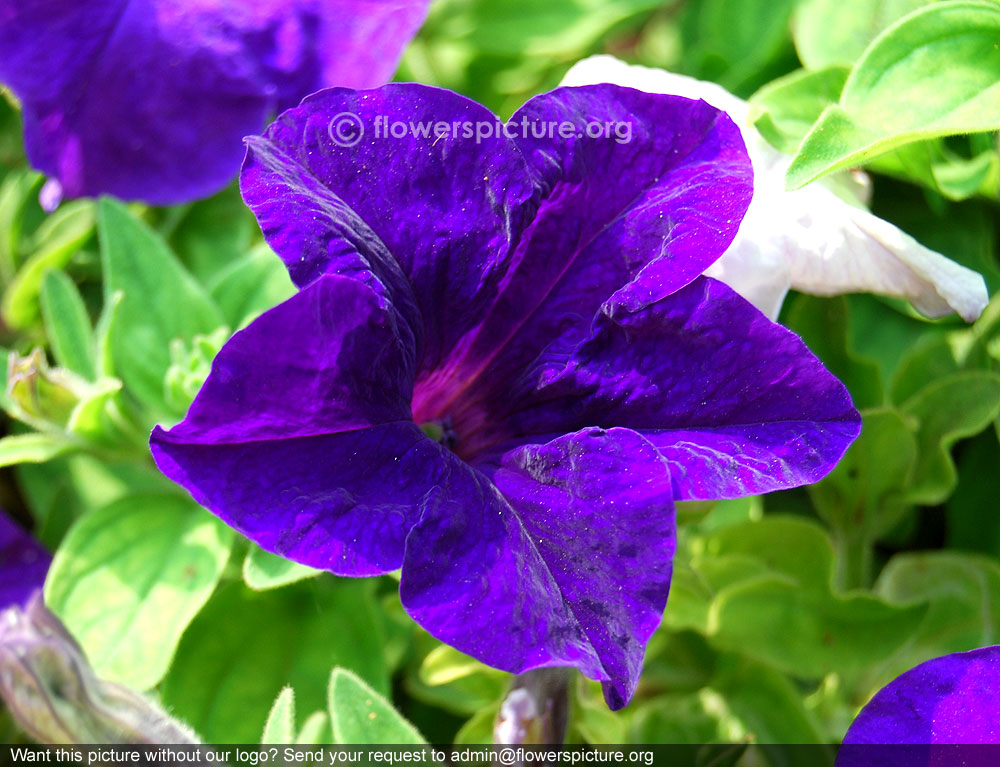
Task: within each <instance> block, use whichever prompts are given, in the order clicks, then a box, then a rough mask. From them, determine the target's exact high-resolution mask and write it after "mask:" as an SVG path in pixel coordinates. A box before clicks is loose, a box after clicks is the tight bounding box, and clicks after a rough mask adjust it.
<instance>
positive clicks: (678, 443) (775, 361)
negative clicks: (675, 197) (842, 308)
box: [467, 277, 860, 500]
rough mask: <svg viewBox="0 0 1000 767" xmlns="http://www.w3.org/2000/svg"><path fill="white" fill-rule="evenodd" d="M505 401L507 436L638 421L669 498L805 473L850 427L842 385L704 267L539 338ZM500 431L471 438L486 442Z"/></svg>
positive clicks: (740, 488)
mask: <svg viewBox="0 0 1000 767" xmlns="http://www.w3.org/2000/svg"><path fill="white" fill-rule="evenodd" d="M492 407H493V408H496V409H499V408H501V407H503V405H501V404H500V403H494V404H493V405H492ZM506 407H507V408H508V409H509V411H510V414H509V416H508V417H507V418H506V420H505V424H506V425H505V428H506V429H508V430H509V431H508V433H507V434H506V435H505V436H507V437H508V438H513V437H515V436H516V435H518V434H521V435H524V434H532V433H534V434H539V435H547V434H551V433H552V432H556V431H559V430H560V428H563V429H575V428H583V427H584V426H588V425H590V426H601V427H604V428H611V427H614V426H621V427H626V428H629V429H636V430H637V431H640V432H642V433H643V434H644V435H645V436H646V437H647V438H648V439H649V441H650V442H651V443H652V444H654V445H655V446H656V447H657V449H658V450H659V451H660V453H661V454H662V455H663V456H664V458H665V459H666V460H667V462H668V463H669V465H670V472H671V476H672V478H673V483H674V488H675V497H676V498H677V499H678V500H692V499H710V498H730V497H737V496H743V495H750V494H756V493H764V492H769V491H771V490H778V489H781V488H787V487H794V486H797V485H802V484H807V483H810V482H815V481H816V480H818V479H820V478H821V477H822V476H824V475H825V474H826V473H827V472H829V471H830V469H832V468H833V466H834V465H835V464H836V463H837V461H838V460H839V459H840V456H841V455H842V454H843V452H844V451H845V450H846V449H847V446H848V445H849V444H850V443H851V442H852V441H853V440H854V438H855V437H856V436H857V434H858V430H859V428H860V419H859V416H858V413H857V411H856V410H855V409H854V406H853V405H852V403H851V399H850V395H849V394H848V393H847V390H846V389H845V388H844V386H843V385H842V384H841V383H840V382H839V381H838V380H837V379H836V378H835V377H833V376H832V375H831V374H830V373H829V372H828V371H827V370H826V369H825V368H824V367H823V365H822V364H821V363H820V362H819V360H817V359H816V357H815V356H813V354H812V353H811V352H809V350H808V349H806V347H805V345H804V344H803V343H802V341H801V339H799V338H798V337H797V336H796V335H794V334H793V333H791V332H789V331H788V330H786V329H784V328H782V327H781V326H779V325H776V324H774V323H772V322H771V321H770V320H768V319H767V318H766V317H765V316H764V315H762V314H761V313H760V312H759V311H757V310H756V309H755V308H754V307H753V306H751V305H750V304H749V303H748V302H747V301H746V300H744V299H743V298H741V297H740V296H739V295H737V294H736V293H735V292H733V291H732V290H731V289H730V288H728V287H727V286H726V285H724V284H723V283H721V282H718V281H716V280H712V279H710V278H707V277H702V278H699V279H698V280H696V281H695V282H693V283H692V284H691V285H689V286H687V287H686V288H683V289H682V290H680V291H678V292H677V293H675V294H674V295H673V296H670V297H668V298H666V299H664V300H663V301H660V302H659V303H657V304H654V305H653V306H650V307H649V308H647V309H645V310H643V311H641V312H637V313H635V314H631V315H630V314H626V313H623V312H622V313H618V314H616V315H608V314H603V315H601V316H600V317H599V318H598V320H597V321H596V322H595V324H594V328H593V334H592V336H591V338H590V339H588V340H587V341H586V342H585V343H583V344H580V345H579V346H577V347H574V348H566V349H563V350H561V351H560V350H559V349H551V350H550V351H549V355H548V358H547V359H545V360H541V361H539V362H538V364H537V365H536V366H535V367H534V368H532V369H531V370H530V371H528V372H527V373H526V374H525V375H524V376H522V377H521V379H519V380H518V381H516V382H509V383H508V390H507V400H506ZM501 436H503V435H500V434H489V433H488V432H486V433H483V434H482V435H480V437H479V439H480V440H482V442H483V443H484V445H483V449H486V450H488V448H486V446H485V443H488V442H490V441H499V438H500V437H501ZM467 449H469V450H472V451H475V446H467Z"/></svg>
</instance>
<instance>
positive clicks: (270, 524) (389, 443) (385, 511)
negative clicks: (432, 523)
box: [152, 421, 448, 576]
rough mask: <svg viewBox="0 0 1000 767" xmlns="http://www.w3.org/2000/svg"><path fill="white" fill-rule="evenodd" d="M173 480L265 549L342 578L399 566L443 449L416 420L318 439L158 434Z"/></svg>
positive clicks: (437, 483) (437, 475)
mask: <svg viewBox="0 0 1000 767" xmlns="http://www.w3.org/2000/svg"><path fill="white" fill-rule="evenodd" d="M152 449H153V457H154V458H155V459H156V464H157V466H159V468H160V471H162V472H163V473H164V474H165V475H166V476H167V477H169V478H170V479H172V480H173V481H174V482H176V483H178V484H179V485H181V486H182V487H184V488H186V489H187V490H188V491H189V492H190V493H191V495H192V496H193V497H194V499H195V500H196V501H198V503H200V504H201V505H203V506H205V507H206V508H207V509H209V510H210V511H212V512H213V513H214V514H216V515H217V516H218V517H219V518H220V519H221V520H222V521H223V522H225V523H226V524H227V525H229V526H230V527H232V528H233V529H235V530H237V531H239V532H240V533H242V534H243V535H245V536H246V537H247V538H249V539H250V540H252V541H254V542H255V543H257V544H258V545H259V546H260V547H261V548H263V549H266V550H267V551H272V552H274V553H276V554H280V555H281V556H283V557H286V558H288V559H292V560H294V561H296V562H300V563H302V564H304V565H309V566H310V567H316V568H319V569H322V570H329V571H330V572H333V573H336V574H337V575H351V576H361V575H380V574H382V573H387V572H391V571H393V570H397V569H399V567H400V565H401V564H402V562H403V544H404V542H405V540H406V535H407V533H409V531H410V528H411V527H412V526H413V525H414V524H416V522H417V520H418V519H420V514H421V510H422V506H423V505H424V503H425V500H424V499H425V498H426V497H427V496H428V495H429V494H432V493H435V492H437V491H438V488H439V487H441V486H442V485H443V483H445V482H446V479H447V476H446V475H447V473H448V465H447V464H446V463H445V458H444V454H445V452H446V451H444V449H443V448H441V446H440V445H438V444H437V443H436V442H433V441H431V440H430V439H428V438H427V437H426V436H425V435H424V434H423V432H422V431H420V429H419V428H417V427H416V426H415V425H414V424H413V423H412V422H409V421H396V422H394V423H387V424H381V425H378V426H370V427H368V428H362V429H358V430H355V431H343V432H339V433H336V434H325V435H317V436H311V437H292V438H289V439H279V438H275V439H269V440H263V441H248V442H237V443H218V444H197V443H185V442H176V441H173V440H171V434H170V433H169V432H168V433H163V432H156V433H154V436H153V441H152Z"/></svg>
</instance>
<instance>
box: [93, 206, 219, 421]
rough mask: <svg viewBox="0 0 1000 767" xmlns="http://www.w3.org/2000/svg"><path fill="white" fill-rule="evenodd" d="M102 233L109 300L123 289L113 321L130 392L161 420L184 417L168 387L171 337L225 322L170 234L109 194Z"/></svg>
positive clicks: (118, 361)
mask: <svg viewBox="0 0 1000 767" xmlns="http://www.w3.org/2000/svg"><path fill="white" fill-rule="evenodd" d="M98 233H99V236H100V240H101V257H102V262H103V269H104V294H105V300H108V299H110V297H111V296H112V295H114V293H116V292H117V291H121V292H122V294H123V298H122V300H121V305H120V306H119V307H118V310H117V313H116V314H117V316H116V317H115V321H114V322H113V323H112V324H111V331H112V332H111V346H112V351H113V356H114V365H115V368H116V370H117V372H118V374H119V377H120V378H121V379H122V381H123V382H124V383H125V388H126V390H127V391H129V392H130V393H132V394H133V395H134V396H136V397H138V398H139V400H140V401H141V402H142V403H143V404H145V405H146V406H147V407H149V408H150V409H151V410H152V411H153V413H154V415H155V416H156V417H157V418H169V417H171V416H173V415H176V414H175V413H173V412H172V411H171V410H170V408H169V407H168V406H167V404H166V402H165V401H164V392H163V379H164V376H165V375H166V372H167V369H168V368H169V367H170V352H169V349H170V342H171V341H172V340H174V339H175V338H180V339H183V340H184V341H191V340H192V339H193V338H194V337H195V336H196V335H199V334H204V335H207V334H209V333H211V332H212V331H213V330H215V329H216V328H218V327H219V326H221V325H223V324H224V320H223V318H222V315H221V314H220V312H219V310H218V308H217V307H216V306H215V304H214V303H213V302H212V299H211V298H210V297H209V296H208V295H207V294H206V292H205V291H204V289H203V288H202V287H201V285H199V284H198V283H197V282H195V280H194V278H193V277H192V276H191V275H190V274H189V273H188V272H187V270H185V269H184V267H183V266H182V265H181V263H180V262H179V261H178V260H177V258H176V257H175V256H174V255H173V253H171V252H170V250H169V249H168V248H167V246H166V244H165V243H164V242H163V240H162V239H161V238H160V237H159V236H158V235H157V234H156V233H155V232H154V231H153V230H152V229H150V228H149V227H148V226H147V225H146V224H144V223H143V222H141V221H139V220H138V219H137V218H135V217H134V216H132V215H131V214H130V213H129V211H128V209H127V208H125V206H124V205H122V204H121V203H119V202H116V201H114V200H112V199H111V198H102V199H101V201H100V203H99V205H98ZM179 307H182V308H183V310H180V309H179Z"/></svg>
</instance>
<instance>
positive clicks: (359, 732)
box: [329, 668, 427, 745]
mask: <svg viewBox="0 0 1000 767" xmlns="http://www.w3.org/2000/svg"><path fill="white" fill-rule="evenodd" d="M329 700H330V703H329V705H330V722H331V723H332V725H333V739H334V741H335V742H336V743H352V744H353V743H356V744H366V745H367V744H371V745H378V744H382V745H385V744H403V745H426V743H427V741H425V740H424V739H423V737H422V736H421V735H420V733H419V732H417V729H416V728H415V727H414V726H413V725H412V724H410V723H409V722H408V721H406V720H405V719H404V718H403V716H402V715H401V714H400V713H399V712H398V711H396V709H394V708H393V707H392V704H391V703H389V701H387V700H386V699H385V698H383V697H382V696H381V695H379V694H378V693H377V692H375V690H373V689H372V688H371V687H369V686H368V685H367V684H366V683H365V682H364V681H363V680H362V679H361V678H360V677H358V676H357V674H354V673H352V672H351V671H348V670H347V669H344V668H335V669H334V670H333V673H332V674H331V675H330V695H329Z"/></svg>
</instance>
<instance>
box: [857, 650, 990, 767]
mask: <svg viewBox="0 0 1000 767" xmlns="http://www.w3.org/2000/svg"><path fill="white" fill-rule="evenodd" d="M998 689H1000V646H993V647H984V648H982V649H979V650H972V651H970V652H960V653H954V654H952V655H945V656H944V657H941V658H934V659H933V660H929V661H927V662H926V663H921V664H920V665H919V666H917V667H916V668H913V669H911V670H909V671H907V672H906V673H905V674H903V675H902V676H900V677H898V678H897V679H895V680H893V681H892V682H890V683H889V684H888V685H886V686H885V687H883V688H882V689H881V690H880V691H879V692H878V693H877V694H876V695H875V697H874V698H872V699H871V701H870V702H869V703H868V705H866V706H865V707H864V708H863V709H861V713H860V714H858V716H857V718H856V719H855V720H854V723H853V724H852V725H851V727H850V729H848V731H847V735H846V736H845V737H844V746H845V748H844V749H843V750H842V752H841V755H840V756H839V757H838V759H837V764H838V767H846V765H848V764H851V765H853V764H859V762H857V761H856V760H857V758H858V757H860V756H862V755H864V754H865V753H866V751H865V749H863V748H861V746H864V745H868V744H984V743H990V744H1000V695H998V694H997V690H998ZM872 753H878V751H877V750H875V749H869V750H868V755H869V756H870V755H871V754H872ZM889 753H891V752H889ZM899 753H900V755H902V754H905V753H906V752H905V751H900V752H899ZM927 753H928V754H930V753H931V752H927ZM969 753H970V754H972V755H974V754H975V752H969ZM993 756H994V757H995V753H994V754H993ZM886 763H887V764H888V763H889V762H886ZM894 763H896V762H894ZM913 763H919V762H911V764H913ZM931 763H937V762H931ZM940 763H941V764H943V763H944V762H940ZM950 763H951V762H949V764H950ZM956 763H957V762H956ZM985 763H986V762H983V764H985ZM991 763H992V762H991ZM898 764H899V765H900V767H902V764H903V763H902V762H898ZM976 764H979V762H976Z"/></svg>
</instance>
